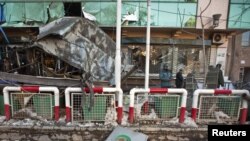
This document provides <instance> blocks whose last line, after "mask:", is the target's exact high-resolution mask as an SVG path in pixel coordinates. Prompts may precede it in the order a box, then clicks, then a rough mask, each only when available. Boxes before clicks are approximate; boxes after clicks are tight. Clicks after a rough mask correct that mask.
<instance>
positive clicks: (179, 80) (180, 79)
mask: <svg viewBox="0 0 250 141" xmlns="http://www.w3.org/2000/svg"><path fill="white" fill-rule="evenodd" d="M175 85H176V88H183V76H182V69H180V70H179V72H178V73H177V74H176V79H175Z"/></svg>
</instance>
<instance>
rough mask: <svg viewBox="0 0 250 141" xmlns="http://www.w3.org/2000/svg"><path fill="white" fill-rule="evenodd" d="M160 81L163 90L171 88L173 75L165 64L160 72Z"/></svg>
mask: <svg viewBox="0 0 250 141" xmlns="http://www.w3.org/2000/svg"><path fill="white" fill-rule="evenodd" d="M159 76H160V80H161V87H162V88H171V80H172V73H171V72H170V70H169V69H168V66H167V65H166V64H165V65H164V66H163V69H162V70H161V72H160V75H159Z"/></svg>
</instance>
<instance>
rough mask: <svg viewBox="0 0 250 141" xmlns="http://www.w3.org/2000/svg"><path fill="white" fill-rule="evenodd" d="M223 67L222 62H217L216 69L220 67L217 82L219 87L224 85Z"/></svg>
mask: <svg viewBox="0 0 250 141" xmlns="http://www.w3.org/2000/svg"><path fill="white" fill-rule="evenodd" d="M220 68H221V64H217V65H216V69H218V71H219V72H218V84H217V88H220V86H222V87H224V77H223V72H222V70H221V69H220Z"/></svg>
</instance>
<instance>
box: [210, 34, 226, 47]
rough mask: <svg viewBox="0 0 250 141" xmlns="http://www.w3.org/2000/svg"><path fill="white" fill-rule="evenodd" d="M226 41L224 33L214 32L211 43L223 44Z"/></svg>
mask: <svg viewBox="0 0 250 141" xmlns="http://www.w3.org/2000/svg"><path fill="white" fill-rule="evenodd" d="M225 41H226V34H223V33H214V35H213V44H223V43H224V42H225Z"/></svg>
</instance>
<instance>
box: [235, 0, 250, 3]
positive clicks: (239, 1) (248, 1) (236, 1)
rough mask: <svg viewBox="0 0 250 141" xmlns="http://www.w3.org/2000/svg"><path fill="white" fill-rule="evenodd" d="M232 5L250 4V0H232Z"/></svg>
mask: <svg viewBox="0 0 250 141" xmlns="http://www.w3.org/2000/svg"><path fill="white" fill-rule="evenodd" d="M231 3H250V0H231Z"/></svg>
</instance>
